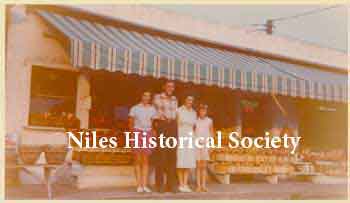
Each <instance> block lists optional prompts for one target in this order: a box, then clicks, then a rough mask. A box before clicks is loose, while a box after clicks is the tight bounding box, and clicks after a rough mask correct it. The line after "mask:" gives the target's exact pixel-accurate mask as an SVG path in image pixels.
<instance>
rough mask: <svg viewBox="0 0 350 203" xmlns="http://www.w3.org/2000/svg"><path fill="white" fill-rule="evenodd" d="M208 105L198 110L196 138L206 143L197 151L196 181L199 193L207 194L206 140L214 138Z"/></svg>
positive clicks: (207, 157)
mask: <svg viewBox="0 0 350 203" xmlns="http://www.w3.org/2000/svg"><path fill="white" fill-rule="evenodd" d="M207 108H208V106H207V105H204V104H201V105H200V106H199V110H198V119H197V121H196V124H195V136H196V137H197V138H198V137H203V138H204V139H203V140H204V141H203V142H202V143H200V144H201V145H203V146H204V147H203V148H197V149H196V160H197V168H196V176H197V177H196V179H197V189H196V191H197V192H207V191H208V189H207V183H206V180H207V161H208V160H209V151H208V148H207V147H206V140H207V138H208V137H211V136H214V128H213V121H212V119H211V118H209V117H208V116H207Z"/></svg>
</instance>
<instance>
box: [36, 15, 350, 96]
mask: <svg viewBox="0 0 350 203" xmlns="http://www.w3.org/2000/svg"><path fill="white" fill-rule="evenodd" d="M38 13H39V15H40V16H42V17H43V18H44V19H45V20H46V21H48V22H49V23H50V24H52V25H53V26H55V27H56V28H57V29H59V30H60V31H61V32H62V33H64V34H65V35H66V36H67V37H68V38H69V40H70V56H71V63H72V64H73V66H75V67H78V68H79V67H89V68H92V69H96V70H100V69H104V70H108V71H121V72H123V73H126V74H139V75H147V76H153V77H156V78H159V77H165V78H168V79H171V80H181V81H185V82H193V83H195V84H206V85H217V86H220V87H229V88H232V89H242V90H248V91H253V92H262V93H273V94H280V95H289V96H293V97H301V98H312V99H319V100H327V101H338V102H339V101H340V102H346V101H347V75H345V74H338V73H333V72H326V71H322V70H318V69H312V68H308V67H304V66H300V65H295V64H289V63H285V62H281V61H277V60H272V59H267V58H262V57H256V56H248V55H244V54H240V53H236V52H231V51H223V50H220V49H214V48H210V47H204V46H199V45H196V44H191V43H184V42H181V41H174V40H171V39H166V38H161V37H157V36H153V35H149V34H147V33H141V32H135V31H130V30H125V29H122V28H119V27H114V26H109V25H102V24H99V23H97V22H92V21H87V20H84V19H78V18H73V17H70V16H63V15H60V14H56V13H53V12H47V11H44V10H38Z"/></svg>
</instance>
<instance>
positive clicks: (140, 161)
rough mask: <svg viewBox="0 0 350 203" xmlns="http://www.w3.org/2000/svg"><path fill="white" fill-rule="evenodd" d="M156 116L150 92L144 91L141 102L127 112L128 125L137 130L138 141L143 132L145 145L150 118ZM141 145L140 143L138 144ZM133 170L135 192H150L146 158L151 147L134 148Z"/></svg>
mask: <svg viewBox="0 0 350 203" xmlns="http://www.w3.org/2000/svg"><path fill="white" fill-rule="evenodd" d="M155 116H156V109H155V108H154V107H153V106H152V104H151V93H150V92H144V93H143V95H142V99H141V102H140V103H139V104H137V105H135V106H133V107H132V108H131V110H130V113H129V125H130V127H131V128H133V131H134V132H139V133H140V134H139V136H138V143H142V137H143V136H144V134H143V133H145V136H146V146H148V144H149V139H150V137H152V120H153V119H154V118H155ZM139 145H141V144H139ZM134 153H135V172H136V180H137V190H136V191H137V192H152V191H151V189H150V188H149V187H148V186H147V185H148V176H149V166H148V164H149V163H148V162H149V161H148V160H149V156H150V154H151V153H152V151H151V148H147V147H146V148H134Z"/></svg>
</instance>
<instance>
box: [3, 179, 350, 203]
mask: <svg viewBox="0 0 350 203" xmlns="http://www.w3.org/2000/svg"><path fill="white" fill-rule="evenodd" d="M209 189H210V192H208V193H194V192H193V193H177V194H172V193H164V194H159V193H149V194H148V193H143V194H139V193H136V192H135V188H98V189H85V190H77V189H75V188H70V187H67V186H62V185H61V186H56V187H55V189H54V195H53V198H54V199H346V198H347V185H346V184H337V185H323V184H322V185H321V184H312V183H303V182H285V183H280V184H276V185H274V184H268V183H237V184H230V185H222V184H211V185H210V186H209ZM46 195H47V193H46V190H45V186H42V185H30V186H29V185H27V186H19V187H9V188H7V189H6V199H47V196H46Z"/></svg>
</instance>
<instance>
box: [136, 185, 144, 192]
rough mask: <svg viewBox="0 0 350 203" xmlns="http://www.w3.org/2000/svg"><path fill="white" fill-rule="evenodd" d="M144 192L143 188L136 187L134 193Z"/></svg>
mask: <svg viewBox="0 0 350 203" xmlns="http://www.w3.org/2000/svg"><path fill="white" fill-rule="evenodd" d="M143 191H144V190H143V187H141V186H140V187H137V189H136V192H143Z"/></svg>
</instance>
